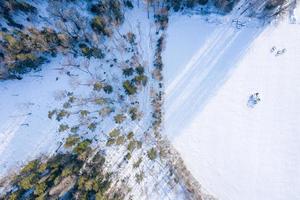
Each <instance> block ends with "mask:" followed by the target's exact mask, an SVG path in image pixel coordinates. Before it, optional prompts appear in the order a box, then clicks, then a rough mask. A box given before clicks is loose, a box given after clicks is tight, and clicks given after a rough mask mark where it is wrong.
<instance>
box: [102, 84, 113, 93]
mask: <svg viewBox="0 0 300 200" xmlns="http://www.w3.org/2000/svg"><path fill="white" fill-rule="evenodd" d="M103 91H104V92H105V93H107V94H110V93H112V92H113V87H112V86H111V85H105V86H104V87H103Z"/></svg>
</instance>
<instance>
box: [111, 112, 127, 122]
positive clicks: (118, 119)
mask: <svg viewBox="0 0 300 200" xmlns="http://www.w3.org/2000/svg"><path fill="white" fill-rule="evenodd" d="M114 119H115V122H116V123H117V124H121V123H122V122H123V121H124V120H125V119H126V117H125V116H124V115H123V114H118V115H116V116H115V117H114Z"/></svg>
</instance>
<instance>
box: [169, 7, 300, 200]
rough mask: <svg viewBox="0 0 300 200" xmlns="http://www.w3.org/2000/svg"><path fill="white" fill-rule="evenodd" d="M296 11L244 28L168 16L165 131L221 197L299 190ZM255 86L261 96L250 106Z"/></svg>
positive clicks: (276, 195) (293, 195)
mask: <svg viewBox="0 0 300 200" xmlns="http://www.w3.org/2000/svg"><path fill="white" fill-rule="evenodd" d="M299 10H300V9H299V8H297V9H296V10H295V12H294V13H295V16H294V18H295V19H297V21H296V22H295V23H294V24H291V23H290V22H287V21H288V20H285V21H283V22H280V23H278V24H277V25H268V26H265V27H258V26H247V25H246V26H245V27H242V28H241V29H237V28H236V27H234V26H232V24H230V23H208V22H206V21H205V20H203V18H201V17H199V16H192V17H187V16H185V17H183V16H180V17H179V16H174V17H172V18H171V19H170V24H169V29H168V36H167V45H166V50H165V53H164V64H165V72H164V73H165V74H164V75H165V78H166V105H165V113H166V115H165V133H166V134H167V136H168V137H169V138H170V139H171V140H172V143H173V145H174V146H175V148H176V149H177V150H178V151H179V153H180V154H181V156H182V157H183V159H184V161H185V163H186V165H187V167H188V168H189V169H190V170H191V172H192V174H193V175H194V176H195V178H196V179H197V180H198V181H199V182H200V184H201V185H202V186H203V187H204V188H206V189H207V190H208V191H209V192H210V193H211V194H213V195H214V196H215V197H217V198H218V199H221V200H241V199H243V200H253V199H264V200H284V199H299V197H300V190H299V188H300V179H299V177H300V151H299V150H300V148H299V146H300V126H299V124H300V104H299V102H300V68H299V67H300V57H299V54H300V20H299V19H300V15H299ZM272 47H275V50H274V51H273V52H271V49H272ZM283 49H285V53H283V54H281V55H276V53H277V51H281V50H283ZM256 92H258V93H259V97H260V99H261V101H259V102H258V103H257V104H256V105H254V107H253V108H251V107H248V106H247V102H248V99H249V97H250V95H252V94H254V93H256Z"/></svg>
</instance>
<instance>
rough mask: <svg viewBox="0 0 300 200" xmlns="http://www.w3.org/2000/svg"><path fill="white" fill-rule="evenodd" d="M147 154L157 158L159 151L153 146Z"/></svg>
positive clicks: (151, 157)
mask: <svg viewBox="0 0 300 200" xmlns="http://www.w3.org/2000/svg"><path fill="white" fill-rule="evenodd" d="M147 156H148V158H149V159H150V160H155V159H156V157H157V152H156V150H155V149H154V148H151V149H150V150H149V151H148V152H147Z"/></svg>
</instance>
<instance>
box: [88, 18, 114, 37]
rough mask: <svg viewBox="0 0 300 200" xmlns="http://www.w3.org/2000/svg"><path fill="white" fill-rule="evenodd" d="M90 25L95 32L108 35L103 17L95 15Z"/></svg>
mask: <svg viewBox="0 0 300 200" xmlns="http://www.w3.org/2000/svg"><path fill="white" fill-rule="evenodd" d="M91 26H92V29H93V30H94V31H95V32H96V33H99V34H103V35H105V36H109V35H110V33H109V31H108V30H107V29H106V26H107V24H106V21H105V19H104V18H102V17H100V16H96V17H94V18H93V19H92V22H91Z"/></svg>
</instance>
